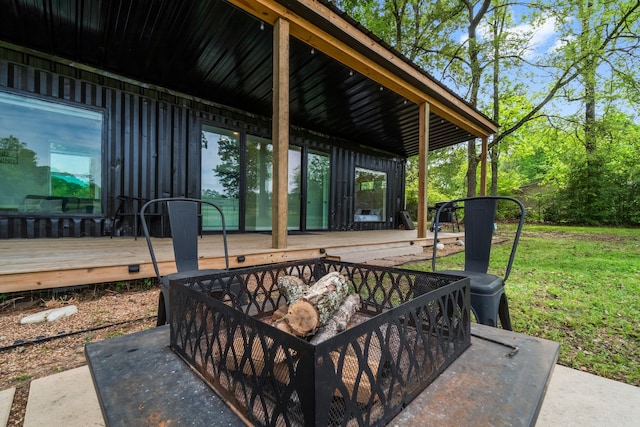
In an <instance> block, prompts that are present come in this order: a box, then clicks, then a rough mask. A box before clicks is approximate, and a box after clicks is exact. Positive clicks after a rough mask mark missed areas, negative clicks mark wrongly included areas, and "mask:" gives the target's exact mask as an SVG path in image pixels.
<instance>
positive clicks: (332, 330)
mask: <svg viewBox="0 0 640 427" xmlns="http://www.w3.org/2000/svg"><path fill="white" fill-rule="evenodd" d="M359 309H360V295H358V294H351V295H349V296H348V297H347V298H345V300H344V301H343V302H342V304H340V307H338V309H337V310H336V311H335V312H334V313H333V314H332V315H331V317H330V318H329V320H328V321H327V324H326V325H324V326H323V327H322V328H320V329H319V330H318V332H317V333H316V334H315V335H314V336H313V338H311V341H310V343H311V344H318V343H321V342H322V341H326V340H328V339H329V338H331V337H333V336H335V335H337V334H338V332H342V331H344V330H345V329H347V325H348V324H349V321H350V320H351V318H352V317H353V316H354V315H355V314H356V312H357V311H358V310H359Z"/></svg>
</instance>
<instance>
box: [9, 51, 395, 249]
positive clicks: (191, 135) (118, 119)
mask: <svg viewBox="0 0 640 427" xmlns="http://www.w3.org/2000/svg"><path fill="white" fill-rule="evenodd" d="M0 89H4V90H8V91H12V92H13V93H22V94H30V95H35V96H38V97H42V98H43V99H49V100H51V99H53V100H63V101H67V102H71V103H74V104H78V105H81V106H89V107H93V108H98V109H101V110H102V111H104V113H105V115H104V117H105V121H104V128H105V140H104V143H103V159H102V174H103V176H102V200H101V203H102V212H103V213H102V214H101V215H91V214H71V215H64V214H48V215H47V214H40V215H27V214H24V213H9V212H1V211H0V239H7V238H41V237H81V236H94V237H97V236H103V235H105V234H108V233H109V231H110V226H111V220H110V217H111V216H112V215H113V213H114V212H115V210H116V209H117V207H118V204H119V202H120V201H119V199H118V196H120V195H127V196H130V197H136V198H143V199H152V198H156V197H163V196H174V197H180V196H185V197H196V198H198V197H200V132H201V123H203V122H206V123H208V124H212V125H214V126H219V127H224V128H229V129H236V130H238V131H243V132H249V133H251V134H253V135H257V136H262V137H266V138H268V137H269V136H270V133H271V124H270V120H269V119H266V118H262V117H257V116H254V115H251V114H248V113H243V112H240V111H237V110H232V109H228V108H225V107H223V106H219V105H215V104H212V103H207V102H206V101H200V100H194V99H188V98H186V97H180V96H176V95H174V94H172V93H171V92H170V90H166V91H163V90H156V89H149V88H146V87H144V85H136V84H132V83H131V82H128V81H122V80H119V79H117V78H113V77H110V76H107V75H105V73H99V72H96V73H91V72H88V71H84V70H79V69H76V68H72V67H69V66H65V65H62V64H60V63H57V62H53V61H50V60H47V59H42V58H40V57H38V56H34V55H29V54H25V53H21V52H15V51H12V50H9V49H6V48H0ZM291 135H292V136H291V144H295V145H300V146H305V147H309V148H312V149H314V150H319V151H323V152H326V153H327V154H329V155H330V161H331V178H330V202H329V229H330V230H361V229H385V228H394V227H395V226H396V225H397V212H399V211H400V210H402V207H403V206H404V172H405V163H404V160H402V159H398V158H394V157H391V156H385V155H384V154H379V153H373V152H371V153H367V152H366V149H363V148H361V146H359V145H356V144H350V143H349V142H348V141H339V140H336V139H334V138H331V137H328V136H325V135H317V134H314V133H313V132H308V131H305V130H303V129H292V132H291ZM356 167H363V168H367V169H373V170H378V171H381V172H385V173H386V174H387V177H388V183H387V186H388V187H387V206H386V210H387V212H386V218H387V220H386V221H385V222H354V220H353V218H354V210H353V196H354V194H353V193H354V181H353V180H354V168H356ZM0 191H2V189H0Z"/></svg>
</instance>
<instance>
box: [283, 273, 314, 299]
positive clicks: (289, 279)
mask: <svg viewBox="0 0 640 427" xmlns="http://www.w3.org/2000/svg"><path fill="white" fill-rule="evenodd" d="M308 289H309V286H307V284H306V283H304V282H303V281H302V279H300V278H299V277H297V276H282V277H280V278H279V279H278V290H279V291H280V293H281V294H282V295H283V296H284V297H285V299H286V300H287V304H292V303H294V302H296V301H297V300H299V299H300V298H302V296H303V295H304V293H305V292H306V291H307V290H308Z"/></svg>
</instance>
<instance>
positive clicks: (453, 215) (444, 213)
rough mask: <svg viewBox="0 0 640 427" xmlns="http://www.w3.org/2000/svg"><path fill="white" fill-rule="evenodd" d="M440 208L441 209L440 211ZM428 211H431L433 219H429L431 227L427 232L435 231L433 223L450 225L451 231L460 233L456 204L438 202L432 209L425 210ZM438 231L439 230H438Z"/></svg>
mask: <svg viewBox="0 0 640 427" xmlns="http://www.w3.org/2000/svg"><path fill="white" fill-rule="evenodd" d="M440 208H442V209H440ZM427 209H428V210H430V211H433V218H432V219H431V226H430V227H429V231H433V230H434V229H435V223H436V222H438V223H439V224H440V223H443V222H444V223H447V224H451V231H452V232H455V231H456V228H457V229H458V231H460V220H459V218H458V209H459V206H458V204H457V203H448V202H438V203H436V204H435V206H433V207H429V208H427ZM438 231H440V229H439V228H438Z"/></svg>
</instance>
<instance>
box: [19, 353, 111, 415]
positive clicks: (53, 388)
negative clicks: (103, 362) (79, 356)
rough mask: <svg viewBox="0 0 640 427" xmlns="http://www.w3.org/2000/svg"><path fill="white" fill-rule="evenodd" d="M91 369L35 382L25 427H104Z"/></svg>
mask: <svg viewBox="0 0 640 427" xmlns="http://www.w3.org/2000/svg"><path fill="white" fill-rule="evenodd" d="M104 425H105V424H104V420H103V419H102V411H101V410H100V403H99V402H98V397H97V396H96V392H95V389H94V388H93V381H92V380H91V373H90V372H89V367H88V366H86V365H85V366H81V367H79V368H76V369H71V370H68V371H64V372H61V373H59V374H55V375H50V376H48V377H43V378H38V379H37V380H33V381H32V382H31V387H30V389H29V401H28V402H27V410H26V414H25V417H24V425H23V427H41V426H65V427H103V426H104Z"/></svg>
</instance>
